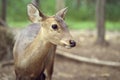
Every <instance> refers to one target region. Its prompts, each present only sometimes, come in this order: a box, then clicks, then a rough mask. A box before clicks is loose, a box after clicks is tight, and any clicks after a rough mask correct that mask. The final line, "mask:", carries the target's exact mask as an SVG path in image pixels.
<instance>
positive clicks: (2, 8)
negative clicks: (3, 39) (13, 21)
mask: <svg viewBox="0 0 120 80" xmlns="http://www.w3.org/2000/svg"><path fill="white" fill-rule="evenodd" d="M1 3H2V4H1V11H0V12H1V19H2V21H3V22H4V23H6V9H7V5H6V3H7V1H6V0H2V2H1ZM3 22H1V21H0V25H3V26H4V24H3Z"/></svg>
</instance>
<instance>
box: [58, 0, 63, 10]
mask: <svg viewBox="0 0 120 80" xmlns="http://www.w3.org/2000/svg"><path fill="white" fill-rule="evenodd" d="M64 7H65V0H56V11H59V10H60V9H62V8H64Z"/></svg>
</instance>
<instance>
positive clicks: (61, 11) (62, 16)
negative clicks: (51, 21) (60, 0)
mask: <svg viewBox="0 0 120 80" xmlns="http://www.w3.org/2000/svg"><path fill="white" fill-rule="evenodd" d="M66 13H67V7H66V8H63V9H61V10H60V11H58V12H57V13H56V16H59V17H61V18H63V19H65V15H66Z"/></svg>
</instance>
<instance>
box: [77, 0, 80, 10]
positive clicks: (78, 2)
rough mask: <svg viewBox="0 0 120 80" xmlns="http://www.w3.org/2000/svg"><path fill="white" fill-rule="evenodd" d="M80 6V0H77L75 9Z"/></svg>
mask: <svg viewBox="0 0 120 80" xmlns="http://www.w3.org/2000/svg"><path fill="white" fill-rule="evenodd" d="M79 7H80V0H77V9H79Z"/></svg>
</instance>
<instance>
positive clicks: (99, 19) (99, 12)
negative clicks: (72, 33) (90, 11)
mask: <svg viewBox="0 0 120 80" xmlns="http://www.w3.org/2000/svg"><path fill="white" fill-rule="evenodd" d="M105 3H106V0H97V2H96V23H97V41H96V42H97V44H100V45H105V44H106V41H105Z"/></svg>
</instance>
